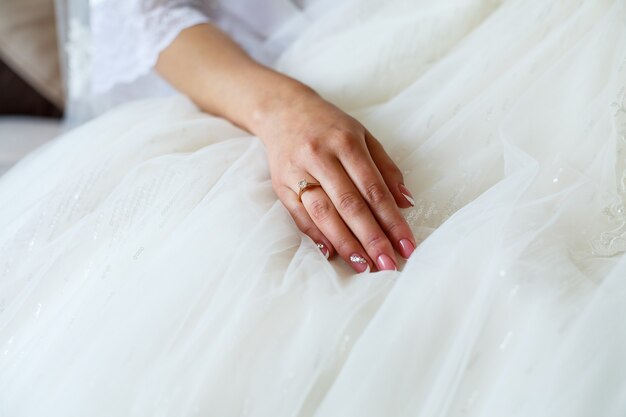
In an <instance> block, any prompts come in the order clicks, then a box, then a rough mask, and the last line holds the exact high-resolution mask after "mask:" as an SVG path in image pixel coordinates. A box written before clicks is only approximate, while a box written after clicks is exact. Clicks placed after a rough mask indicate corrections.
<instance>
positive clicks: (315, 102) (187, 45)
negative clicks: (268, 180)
mask: <svg viewBox="0 0 626 417" xmlns="http://www.w3.org/2000/svg"><path fill="white" fill-rule="evenodd" d="M156 69H157V71H158V72H159V73H160V74H161V76H162V77H164V78H165V79H166V80H167V81H169V82H170V84H172V85H173V86H174V87H175V88H177V89H178V90H180V91H181V92H182V93H184V94H186V95H187V96H189V97H190V98H191V99H192V100H193V101H194V102H195V103H196V104H197V105H198V106H199V107H200V108H201V109H203V110H204V111H206V112H207V113H211V114H214V115H217V116H221V117H224V118H226V119H228V120H230V121H231V122H233V123H234V124H236V125H238V126H240V127H241V128H243V129H245V130H247V131H249V132H250V133H252V134H253V135H255V136H257V137H258V138H259V139H260V140H261V141H262V142H263V143H264V145H265V147H266V150H267V156H268V160H269V166H270V173H271V177H272V185H273V188H274V191H275V192H276V194H277V196H278V197H279V198H280V200H281V201H282V203H283V204H284V206H285V207H286V208H287V209H288V210H289V212H290V213H291V216H292V217H293V219H294V220H295V222H296V224H297V225H298V227H299V228H300V230H301V231H302V232H304V233H305V234H307V235H308V236H309V237H311V239H313V241H315V242H316V243H322V244H324V245H325V247H326V248H327V249H328V252H329V256H333V255H334V254H335V253H337V254H339V256H341V257H342V258H343V259H344V260H345V261H346V262H348V264H350V265H351V266H352V267H353V268H354V269H355V271H357V272H363V270H365V268H366V267H367V266H369V268H370V269H371V270H376V269H378V270H383V269H394V268H395V265H397V259H396V254H395V251H394V249H395V250H397V251H398V252H399V253H400V254H401V255H402V256H403V257H405V258H408V257H409V256H410V254H411V252H412V251H413V249H414V248H415V238H414V236H413V234H412V232H411V230H410V228H409V226H408V225H407V223H406V221H405V220H404V218H403V217H402V215H401V213H400V209H399V208H407V207H410V206H411V201H410V200H409V199H407V198H406V197H405V196H404V195H403V191H404V193H405V194H408V195H409V196H410V193H408V190H406V188H402V187H404V186H403V185H402V184H403V179H402V173H401V171H400V170H399V169H398V167H397V166H396V165H395V163H394V162H393V161H392V160H391V158H390V157H389V156H388V155H387V153H386V152H385V151H384V149H383V147H382V146H381V144H380V143H379V142H378V141H377V140H376V139H375V138H374V137H373V136H372V135H371V134H370V133H369V132H368V131H367V129H366V128H365V127H363V125H362V124H361V123H359V122H358V121H357V120H355V119H354V118H353V117H351V116H349V115H347V114H346V113H344V112H343V111H341V110H340V109H338V108H337V107H336V106H334V105H333V104H331V103H329V102H327V101H325V100H324V99H323V98H322V97H320V96H319V95H318V94H317V93H316V92H315V91H313V90H312V89H311V88H309V87H308V86H306V85H304V84H302V83H301V82H299V81H297V80H294V79H292V78H290V77H287V76H285V75H284V74H280V73H278V72H276V71H273V70H271V69H269V68H267V67H264V66H262V65H260V64H259V63H257V62H255V61H254V60H253V59H251V58H250V57H249V56H248V55H247V54H246V53H245V52H244V51H243V50H242V49H241V48H240V47H239V46H238V45H237V44H236V43H235V42H233V41H232V40H231V39H230V38H229V37H228V36H227V35H226V34H224V33H223V32H222V31H220V30H219V29H218V28H216V27H214V26H212V25H209V24H202V25H197V26H193V27H191V28H188V29H186V30H184V31H183V32H181V33H180V35H179V36H178V37H177V38H176V39H175V40H174V41H173V42H172V44H170V46H169V47H167V48H166V49H165V50H164V51H163V52H162V53H161V54H160V56H159V59H158V62H157V64H156ZM301 179H306V180H307V181H315V180H317V181H318V182H319V183H320V184H321V187H314V188H310V189H309V190H307V191H306V192H305V193H304V194H302V202H299V201H298V198H297V183H298V181H299V180H301ZM322 251H323V250H322ZM352 255H359V256H362V257H363V258H364V259H365V261H366V262H367V264H365V263H362V262H361V263H358V262H356V263H355V262H352V261H351V260H350V258H351V256H352ZM381 255H382V256H381Z"/></svg>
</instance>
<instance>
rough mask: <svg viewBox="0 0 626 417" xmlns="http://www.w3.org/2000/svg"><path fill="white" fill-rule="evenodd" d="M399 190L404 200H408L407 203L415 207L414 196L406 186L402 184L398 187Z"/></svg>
mask: <svg viewBox="0 0 626 417" xmlns="http://www.w3.org/2000/svg"><path fill="white" fill-rule="evenodd" d="M398 189H399V190H400V192H401V193H402V195H403V196H404V198H406V201H408V202H409V204H410V205H411V206H413V207H415V200H414V199H413V195H411V192H410V191H409V190H408V189H407V188H406V187H405V186H404V184H400V185H399V186H398Z"/></svg>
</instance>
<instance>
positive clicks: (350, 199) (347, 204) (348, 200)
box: [339, 191, 365, 214]
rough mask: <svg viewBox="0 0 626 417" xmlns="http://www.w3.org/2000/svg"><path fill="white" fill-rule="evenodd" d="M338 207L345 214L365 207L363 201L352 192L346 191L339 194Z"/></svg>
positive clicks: (357, 211) (353, 212) (356, 211)
mask: <svg viewBox="0 0 626 417" xmlns="http://www.w3.org/2000/svg"><path fill="white" fill-rule="evenodd" d="M339 208H340V209H341V211H343V212H344V213H347V214H356V213H359V212H361V211H363V210H364V209H365V203H364V202H363V200H362V199H361V197H360V196H358V195H357V194H356V193H354V192H351V191H350V192H346V193H343V194H341V195H340V196H339Z"/></svg>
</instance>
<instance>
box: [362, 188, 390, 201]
mask: <svg viewBox="0 0 626 417" xmlns="http://www.w3.org/2000/svg"><path fill="white" fill-rule="evenodd" d="M387 191H388V190H387V187H386V186H384V185H383V184H380V183H372V184H370V185H368V186H367V187H365V198H366V199H367V201H368V202H369V203H370V204H372V205H380V204H381V203H383V202H385V200H386V199H387Z"/></svg>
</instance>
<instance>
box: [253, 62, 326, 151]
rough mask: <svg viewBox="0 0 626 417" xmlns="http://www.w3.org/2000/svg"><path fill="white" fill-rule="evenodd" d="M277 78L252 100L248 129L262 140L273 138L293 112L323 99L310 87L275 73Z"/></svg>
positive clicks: (268, 83)
mask: <svg viewBox="0 0 626 417" xmlns="http://www.w3.org/2000/svg"><path fill="white" fill-rule="evenodd" d="M275 75H276V78H275V79H274V80H271V81H269V82H267V83H266V84H264V85H266V86H269V88H267V89H263V90H262V91H259V94H258V96H257V97H256V98H255V99H253V100H252V103H251V109H250V112H249V117H248V119H247V121H246V128H247V129H248V130H249V131H250V132H252V133H253V134H255V135H256V136H259V138H261V140H264V138H266V137H271V136H272V135H271V134H270V133H269V132H271V131H272V130H273V129H275V127H276V125H277V124H280V123H282V122H283V121H287V120H289V115H290V114H292V112H293V111H298V109H300V108H302V106H303V104H304V103H306V102H310V101H311V100H321V97H320V96H319V95H318V94H317V93H316V92H315V91H314V90H313V89H312V88H310V87H309V86H307V85H305V84H303V83H301V82H299V81H297V80H294V79H292V78H289V77H287V76H284V75H282V74H277V73H275Z"/></svg>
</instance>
